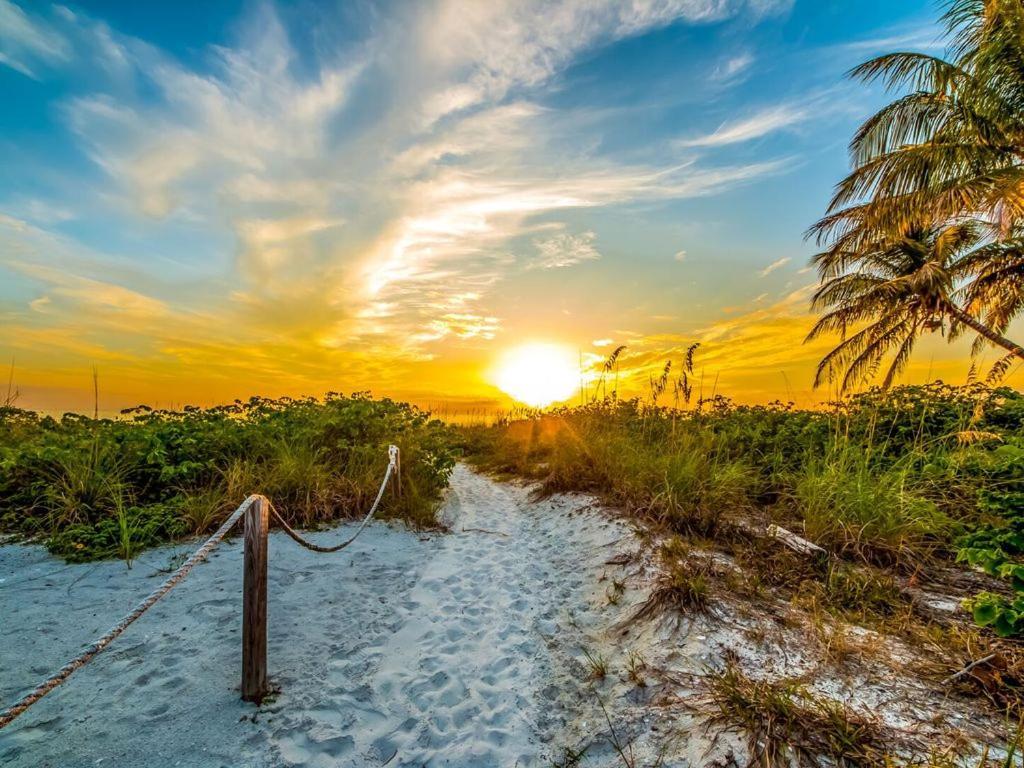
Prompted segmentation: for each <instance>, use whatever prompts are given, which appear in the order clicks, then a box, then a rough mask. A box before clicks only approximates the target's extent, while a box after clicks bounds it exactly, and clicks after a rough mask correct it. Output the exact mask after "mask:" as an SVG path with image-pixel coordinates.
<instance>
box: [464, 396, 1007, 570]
mask: <svg viewBox="0 0 1024 768" xmlns="http://www.w3.org/2000/svg"><path fill="white" fill-rule="evenodd" d="M1022 425H1024V398H1022V397H1021V396H1020V395H1019V394H1018V393H1015V392H1013V391H1011V390H1005V389H1004V390H988V389H985V388H984V387H980V386H972V387H967V388H956V387H947V386H944V385H938V384H937V385H931V386H926V387H904V388H900V389H897V390H894V391H893V392H890V393H882V392H872V393H867V394H862V395H858V396H856V397H854V398H851V399H849V400H846V401H843V402H839V403H834V404H832V405H831V406H830V407H829V408H827V409H823V410H820V411H801V410H794V409H793V408H792V407H791V406H788V405H782V404H778V403H776V404H772V405H768V406H753V407H751V406H734V405H732V404H731V403H730V402H729V401H728V400H726V399H725V398H723V397H721V396H718V397H716V398H715V399H714V400H711V401H702V402H699V403H698V404H697V405H696V407H695V408H693V409H691V410H678V409H675V408H661V407H656V406H653V405H651V404H648V403H642V402H639V401H636V400H633V401H628V402H623V401H619V400H616V399H613V398H609V399H606V400H604V401H601V402H596V403H591V404H589V405H587V406H583V407H576V408H564V409H559V410H555V411H552V412H549V413H544V414H539V415H535V416H533V417H532V418H528V419H522V420H515V421H507V422H504V423H502V424H498V425H496V426H494V427H490V428H466V429H464V430H463V435H464V441H465V445H466V450H467V451H468V453H469V456H470V458H471V460H473V461H475V462H476V463H477V464H479V465H480V466H482V467H484V468H486V469H489V470H491V471H496V472H505V473H513V474H519V475H525V476H527V477H532V478H536V479H538V480H540V481H541V483H542V488H543V490H544V491H546V492H555V491H566V490H579V491H591V492H595V493H598V494H600V495H602V496H604V497H605V498H607V499H608V500H609V501H611V502H613V503H615V504H617V505H619V506H620V507H622V508H623V510H624V511H625V512H626V513H628V514H631V515H635V516H638V517H642V518H645V519H647V520H649V521H651V522H653V523H656V524H658V525H661V526H663V527H664V528H665V529H667V530H668V531H671V532H678V533H688V534H692V533H697V534H701V535H705V536H713V535H715V534H716V533H717V532H718V531H719V529H720V528H721V526H722V525H723V524H725V523H728V522H729V521H730V520H733V519H736V518H738V517H745V516H748V515H749V513H751V512H755V511H756V512H757V513H758V514H759V515H762V516H767V517H770V518H772V519H775V520H776V521H779V522H783V523H785V524H786V525H788V526H793V527H795V528H796V529H798V530H799V531H800V532H802V533H803V534H804V535H805V536H807V537H808V538H810V539H811V540H813V541H815V542H816V543H818V544H820V545H821V546H823V547H825V548H827V549H829V550H830V551H832V552H833V553H835V554H838V555H839V556H841V557H844V558H849V559H855V560H860V561H864V562H868V563H873V564H877V565H885V566H897V567H901V568H902V567H906V568H913V567H916V566H917V565H919V564H920V563H921V562H923V561H927V560H928V559H930V558H933V557H936V556H946V555H950V554H952V552H953V549H954V547H953V540H954V538H955V536H956V535H957V534H958V533H960V532H962V531H963V530H965V529H968V528H970V527H971V526H972V525H974V524H975V523H977V522H978V521H979V520H980V519H981V518H982V517H983V512H982V510H981V509H980V508H979V505H978V497H979V493H980V491H982V490H983V489H984V488H985V487H986V484H987V483H988V482H989V478H990V477H991V475H992V471H994V470H988V469H985V467H986V466H988V465H992V464H996V465H997V464H999V459H998V457H996V456H994V452H995V451H996V449H998V447H999V446H1000V445H1005V444H1007V443H1013V442H1021V443H1024V426H1022ZM968 429H970V430H972V432H971V433H972V434H977V433H980V434H985V435H990V436H993V437H992V439H990V440H986V441H980V442H978V441H971V440H967V441H965V440H964V439H963V437H962V436H963V435H964V434H965V430H968Z"/></svg>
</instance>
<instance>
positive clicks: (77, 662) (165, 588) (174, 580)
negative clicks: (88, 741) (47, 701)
mask: <svg viewBox="0 0 1024 768" xmlns="http://www.w3.org/2000/svg"><path fill="white" fill-rule="evenodd" d="M258 498H261V497H260V496H256V495H253V496H250V497H249V498H247V499H246V500H245V501H243V502H242V504H241V506H240V507H239V508H238V509H236V510H235V511H234V512H232V513H231V516H230V517H229V518H228V519H227V520H225V521H224V524H223V525H221V527H220V528H218V529H217V531H216V533H214V534H213V535H212V536H211V537H210V538H208V539H207V540H206V541H205V542H204V543H203V546H201V547H200V548H199V549H197V550H196V551H195V552H193V553H192V556H191V557H190V558H189V559H188V560H186V561H185V562H184V563H182V565H181V567H180V568H179V569H178V570H176V571H175V572H174V573H173V574H172V575H171V576H170V578H168V579H167V581H165V582H164V583H163V584H161V585H160V586H159V587H157V588H156V590H154V591H153V592H152V593H151V594H150V595H149V597H147V598H146V599H145V600H143V601H142V602H141V603H139V604H138V605H137V606H136V607H135V609H134V610H133V611H132V612H131V613H129V614H128V615H127V616H125V617H124V618H123V619H121V620H120V621H119V622H117V624H115V625H114V626H113V627H111V628H110V629H109V630H108V631H107V633H106V634H105V635H103V637H101V638H100V639H99V640H97V641H96V642H94V643H92V644H91V645H89V646H87V647H86V648H85V650H84V651H82V652H81V653H80V654H79V655H78V656H76V657H75V658H74V659H72V660H71V661H69V662H68V663H67V664H65V665H64V666H63V667H61V668H60V670H59V671H58V672H57V673H55V674H54V675H51V676H50V677H48V678H47V679H46V680H44V681H43V682H41V683H40V684H39V685H37V686H36V688H35V690H33V691H32V692H31V693H30V694H28V695H27V696H25V697H24V698H23V699H22V700H21V701H19V702H18V703H17V704H14V705H13V706H11V707H8V708H7V709H5V710H4V711H3V712H0V728H4V727H6V726H7V725H9V724H10V723H11V721H12V720H14V718H16V717H17V716H18V715H20V714H21V713H22V712H24V711H25V710H26V709H28V708H29V707H31V706H32V705H33V704H35V703H36V702H37V701H39V700H40V699H41V698H43V696H45V695H46V694H48V693H49V692H50V691H52V690H53V689H54V688H56V687H57V686H58V685H60V684H61V683H63V682H64V681H65V680H67V679H68V678H69V677H71V675H72V673H73V672H75V670H77V669H78V668H80V667H82V666H84V665H85V664H86V662H88V661H90V660H91V659H92V657H93V656H95V655H96V654H97V653H99V652H100V651H102V650H103V649H104V648H106V647H107V646H108V645H110V643H111V642H112V641H113V640H114V639H115V638H116V637H117V636H118V635H120V634H121V633H122V632H124V631H125V630H126V629H128V627H129V626H131V624H132V623H134V622H135V620H136V619H138V618H139V617H140V616H142V614H144V613H145V612H146V611H148V610H149V609H150V608H152V607H153V604H154V603H156V601H157V600H159V599H160V598H161V597H163V596H164V595H166V594H167V593H168V592H170V591H171V590H172V589H173V588H174V587H175V585H177V584H178V582H180V581H181V580H182V579H184V578H185V577H186V576H187V575H188V573H189V571H191V570H192V569H193V568H195V567H196V566H197V565H199V563H201V562H203V560H205V559H206V558H207V557H208V556H209V554H210V553H211V552H212V551H213V549H214V547H216V546H217V545H218V544H220V542H221V540H222V539H223V538H224V537H225V536H227V534H228V531H230V530H231V529H232V528H233V527H234V525H235V523H237V522H238V520H239V518H241V516H242V515H244V514H245V512H246V510H247V509H249V507H250V506H251V505H252V503H253V501H255V500H256V499H258Z"/></svg>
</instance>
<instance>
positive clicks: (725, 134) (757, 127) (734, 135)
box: [679, 104, 812, 147]
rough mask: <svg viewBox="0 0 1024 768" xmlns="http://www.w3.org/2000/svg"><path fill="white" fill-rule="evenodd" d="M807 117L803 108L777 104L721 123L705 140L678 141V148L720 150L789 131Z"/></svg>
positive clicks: (808, 115) (804, 107) (703, 137)
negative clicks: (712, 148) (715, 148)
mask: <svg viewBox="0 0 1024 768" xmlns="http://www.w3.org/2000/svg"><path fill="white" fill-rule="evenodd" d="M811 116H812V111H811V110H810V109H809V108H808V107H806V106H798V105H794V104H781V105H778V106H775V107H769V108H767V109H763V110H761V111H760V112H757V113H755V114H753V115H751V116H750V117H747V118H744V119H742V120H738V121H735V122H732V123H723V124H722V125H721V126H719V127H718V129H717V130H715V131H714V132H713V133H709V134H707V135H705V136H698V137H697V138H693V139H684V140H681V141H680V142H679V146H681V147H722V146H726V145H728V144H739V143H741V142H744V141H751V140H752V139H759V138H761V137H762V136H767V135H768V134H769V133H774V132H775V131H778V130H781V129H783V128H790V127H792V126H794V125H797V124H799V123H802V122H804V121H806V120H808V119H810V117H811Z"/></svg>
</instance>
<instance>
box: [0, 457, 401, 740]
mask: <svg viewBox="0 0 1024 768" xmlns="http://www.w3.org/2000/svg"><path fill="white" fill-rule="evenodd" d="M400 467H401V465H400V454H399V450H398V447H397V446H394V445H392V446H389V447H388V466H387V469H386V470H385V472H384V479H383V480H382V481H381V484H380V489H379V490H378V491H377V496H376V498H375V499H374V502H373V505H372V506H371V507H370V510H369V512H367V513H366V515H365V516H364V517H363V519H362V522H361V523H360V524H359V527H358V528H357V529H356V532H355V533H354V534H352V536H350V537H349V538H348V539H346V540H345V541H343V542H342V543H341V544H338V545H336V546H331V547H323V546H320V545H318V544H314V543H312V542H310V541H308V540H306V539H304V538H303V537H302V536H301V535H300V534H299V533H297V532H296V531H295V530H294V529H293V528H292V527H291V526H290V525H288V523H286V522H285V521H284V519H283V518H282V517H281V515H280V514H279V513H278V511H277V510H276V509H275V508H274V506H273V504H271V502H270V500H269V499H268V498H267V497H265V496H262V495H260V494H253V495H251V496H249V497H248V498H246V500H245V501H243V502H242V503H241V505H239V507H238V508H237V509H236V510H235V511H234V512H232V513H231V514H230V515H229V516H228V518H227V519H226V520H225V521H224V522H223V523H222V524H221V526H220V528H218V529H217V530H216V532H214V533H213V535H211V536H210V537H209V538H208V539H207V540H206V541H205V542H203V544H202V546H201V547H199V549H197V550H196V551H195V552H193V553H192V555H191V556H190V557H189V558H188V559H187V560H186V561H185V562H184V563H182V565H181V567H179V568H178V570H176V571H175V572H174V573H173V574H171V576H170V577H168V579H167V580H166V581H164V582H163V584H161V585H160V586H159V587H157V588H156V589H155V590H153V592H151V593H150V594H149V596H147V597H146V598H145V599H144V600H143V601H142V602H140V603H139V604H138V605H137V606H135V608H133V609H132V610H131V612H129V613H128V614H126V615H125V616H124V617H123V618H122V619H121V620H120V621H118V622H117V623H116V624H115V625H114V626H113V627H111V628H110V629H109V630H107V632H106V633H105V634H104V635H103V636H102V637H100V638H99V639H97V640H96V641H94V642H93V643H91V644H89V645H88V646H86V647H85V649H83V650H82V652H81V653H80V654H78V656H76V657H75V658H73V659H72V660H71V661H69V662H68V663H67V664H65V665H64V666H63V667H61V668H60V669H59V670H58V671H57V672H55V673H54V674H53V675H51V676H50V677H48V678H47V679H46V680H44V681H43V682H41V683H40V684H39V685H37V686H36V687H35V688H34V689H33V690H32V691H31V693H29V694H27V695H26V696H24V697H23V698H22V699H21V700H20V701H18V702H17V703H15V704H13V705H11V706H10V707H8V708H7V709H5V710H3V711H0V729H3V728H5V727H6V726H8V725H10V724H11V722H13V721H14V719H15V718H17V717H18V716H19V715H21V714H23V713H24V712H25V711H26V710H27V709H28V708H29V707H31V706H32V705H33V704H35V703H36V702H37V701H39V700H40V699H41V698H43V697H44V696H45V695H46V694H48V693H49V692H50V691H52V690H53V689H54V688H57V687H58V686H59V685H61V684H62V683H63V682H64V681H65V680H67V679H68V678H69V677H71V675H72V674H74V672H75V671H76V670H78V669H80V668H81V667H83V666H85V665H86V664H87V663H88V662H89V661H91V660H92V659H93V658H94V657H95V656H96V655H97V654H98V653H100V651H102V650H103V649H104V648H106V647H107V646H108V645H110V643H112V642H113V641H114V640H115V639H116V638H117V637H118V636H119V635H121V634H122V633H123V632H124V631H125V630H126V629H128V627H129V626H131V625H132V624H133V623H135V621H137V620H138V619H139V618H140V617H141V616H142V615H143V614H144V613H145V612H146V611H148V610H149V609H150V608H152V607H153V606H154V605H155V604H156V603H157V601H159V600H160V599H161V598H162V597H163V596H164V595H166V594H167V593H168V592H170V591H171V590H172V589H173V588H174V587H175V586H177V585H178V584H179V583H181V581H183V580H184V579H185V577H186V576H188V574H189V572H190V571H191V570H192V569H193V568H195V567H196V566H197V565H199V563H201V562H203V561H204V560H206V558H207V557H209V555H210V553H211V552H213V550H214V549H216V547H217V545H218V544H220V543H221V541H223V540H224V537H226V536H227V535H228V533H229V532H230V531H231V529H232V528H234V527H235V525H236V524H237V523H238V521H239V520H240V519H241V518H242V517H243V516H244V517H245V534H244V536H245V544H244V574H243V588H242V589H243V597H242V698H243V699H244V700H245V701H255V702H257V703H258V702H259V701H260V700H261V699H262V698H263V697H264V696H265V695H266V693H267V689H268V686H267V673H266V647H267V636H266V624H267V591H266V590H267V533H268V516H269V514H270V513H272V514H273V515H274V519H275V520H277V521H278V523H279V524H280V526H281V528H282V530H283V531H284V532H285V533H286V534H288V536H289V537H291V538H292V539H293V540H294V541H295V542H297V543H298V544H300V545H302V546H303V547H305V548H306V549H309V550H311V551H313V552H324V553H330V552H338V551H339V550H342V549H344V548H345V547H347V546H349V545H350V544H351V543H352V542H353V541H355V540H356V538H357V537H358V536H359V534H360V533H362V532H363V529H364V528H365V527H366V525H367V523H369V522H370V519H371V518H372V517H373V516H374V514H375V513H376V512H377V508H378V507H379V506H380V502H381V499H383V497H384V490H385V489H386V488H387V484H388V482H389V481H390V480H391V478H392V477H396V478H398V479H399V482H400V478H401V474H400V473H401V468H400ZM398 493H399V494H401V490H400V488H399V489H398Z"/></svg>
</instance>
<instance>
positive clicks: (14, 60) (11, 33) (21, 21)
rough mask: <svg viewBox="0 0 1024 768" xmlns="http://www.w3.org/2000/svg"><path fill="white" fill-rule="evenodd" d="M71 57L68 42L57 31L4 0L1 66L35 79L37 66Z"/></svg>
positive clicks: (0, 13) (1, 7) (0, 4)
mask: <svg viewBox="0 0 1024 768" xmlns="http://www.w3.org/2000/svg"><path fill="white" fill-rule="evenodd" d="M70 55H71V47H70V45H69V44H68V41H67V40H66V39H65V38H64V36H63V35H61V34H60V33H59V32H58V31H57V30H56V29H54V28H53V27H52V26H50V25H49V24H47V23H46V22H45V21H43V20H42V19H39V18H30V17H29V15H28V14H26V13H25V12H24V11H23V10H22V9H21V8H19V7H18V6H17V5H15V4H14V3H13V2H11V1H10V0H0V64H6V65H7V66H8V67H11V68H12V69H15V70H17V71H18V72H21V73H22V74H23V75H27V76H28V77H33V78H34V77H37V74H36V72H35V71H34V70H33V69H32V65H33V64H34V63H36V62H42V63H46V64H52V63H55V62H60V61H65V60H66V59H67V58H68V57H69V56H70Z"/></svg>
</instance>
